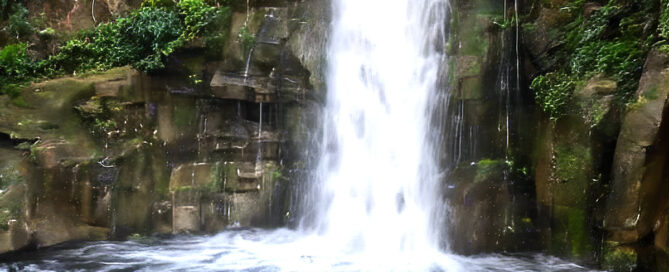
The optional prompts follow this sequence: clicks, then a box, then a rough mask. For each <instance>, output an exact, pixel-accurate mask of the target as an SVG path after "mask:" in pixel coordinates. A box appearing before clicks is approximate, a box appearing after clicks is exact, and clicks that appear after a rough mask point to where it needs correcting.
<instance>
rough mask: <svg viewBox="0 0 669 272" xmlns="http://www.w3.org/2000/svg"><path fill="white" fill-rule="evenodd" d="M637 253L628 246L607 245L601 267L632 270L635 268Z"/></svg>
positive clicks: (618, 271)
mask: <svg viewBox="0 0 669 272" xmlns="http://www.w3.org/2000/svg"><path fill="white" fill-rule="evenodd" d="M637 258H638V256H637V253H636V252H635V251H634V249H632V248H628V247H613V246H612V245H607V248H605V252H604V258H603V260H602V268H604V269H606V270H608V271H613V272H622V271H634V270H635V269H636V268H637Z"/></svg>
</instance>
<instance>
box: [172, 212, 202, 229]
mask: <svg viewBox="0 0 669 272" xmlns="http://www.w3.org/2000/svg"><path fill="white" fill-rule="evenodd" d="M172 224H173V225H172V230H173V232H174V233H182V232H198V231H200V209H199V207H198V206H177V207H175V208H174V217H173V219H172Z"/></svg>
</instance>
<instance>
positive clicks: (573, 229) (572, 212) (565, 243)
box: [550, 205, 593, 258]
mask: <svg viewBox="0 0 669 272" xmlns="http://www.w3.org/2000/svg"><path fill="white" fill-rule="evenodd" d="M586 218H587V214H586V213H585V212H584V211H583V210H581V209H578V208H570V207H565V206H559V205H556V206H554V207H553V218H552V220H553V224H552V225H553V227H552V229H551V232H552V234H551V238H552V239H551V245H550V250H551V252H552V253H553V254H558V255H565V256H570V257H573V258H587V257H588V256H589V255H592V251H593V246H592V243H591V242H590V238H589V237H590V231H589V226H588V224H587V221H586Z"/></svg>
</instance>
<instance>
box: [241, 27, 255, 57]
mask: <svg viewBox="0 0 669 272" xmlns="http://www.w3.org/2000/svg"><path fill="white" fill-rule="evenodd" d="M239 41H240V42H241V44H242V48H243V50H244V55H247V54H248V53H249V52H250V51H251V48H253V46H254V45H255V43H256V37H255V36H254V35H253V34H251V33H250V32H249V29H248V28H247V27H246V25H244V26H242V28H241V29H240V30H239Z"/></svg>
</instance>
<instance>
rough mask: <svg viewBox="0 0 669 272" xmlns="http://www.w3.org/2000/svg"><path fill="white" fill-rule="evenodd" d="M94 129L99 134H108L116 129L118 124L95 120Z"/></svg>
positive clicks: (110, 121) (111, 121)
mask: <svg viewBox="0 0 669 272" xmlns="http://www.w3.org/2000/svg"><path fill="white" fill-rule="evenodd" d="M93 129H94V130H95V131H97V132H99V133H103V134H104V133H107V132H110V131H113V130H115V129H116V122H114V120H102V119H98V118H95V120H94V122H93Z"/></svg>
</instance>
